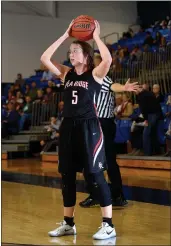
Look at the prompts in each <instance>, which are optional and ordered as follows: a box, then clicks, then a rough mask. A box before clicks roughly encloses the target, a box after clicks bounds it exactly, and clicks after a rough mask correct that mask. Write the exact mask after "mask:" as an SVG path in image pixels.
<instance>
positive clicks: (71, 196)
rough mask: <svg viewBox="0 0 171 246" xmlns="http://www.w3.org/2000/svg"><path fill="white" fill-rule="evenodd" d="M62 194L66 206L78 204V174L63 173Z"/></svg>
mask: <svg viewBox="0 0 171 246" xmlns="http://www.w3.org/2000/svg"><path fill="white" fill-rule="evenodd" d="M62 195H63V202H64V207H73V206H75V204H76V174H62Z"/></svg>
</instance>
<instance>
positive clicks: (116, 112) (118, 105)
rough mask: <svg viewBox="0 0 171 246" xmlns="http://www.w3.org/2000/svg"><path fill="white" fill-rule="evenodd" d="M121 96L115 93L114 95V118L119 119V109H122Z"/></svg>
mask: <svg viewBox="0 0 171 246" xmlns="http://www.w3.org/2000/svg"><path fill="white" fill-rule="evenodd" d="M122 102H123V100H122V94H120V93H116V94H115V104H116V107H115V109H114V115H115V117H116V118H120V113H121V107H122Z"/></svg>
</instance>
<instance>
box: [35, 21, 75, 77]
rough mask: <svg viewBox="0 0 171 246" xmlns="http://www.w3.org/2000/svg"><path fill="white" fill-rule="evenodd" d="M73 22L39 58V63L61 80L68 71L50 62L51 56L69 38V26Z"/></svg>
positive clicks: (62, 66)
mask: <svg viewBox="0 0 171 246" xmlns="http://www.w3.org/2000/svg"><path fill="white" fill-rule="evenodd" d="M72 24H73V21H72V22H71V23H70V25H69V27H68V29H67V30H66V32H65V33H64V34H63V35H62V36H61V37H60V38H59V39H58V40H57V41H55V42H54V43H53V44H52V45H51V46H50V47H49V48H48V49H47V50H46V51H45V52H44V53H43V54H42V56H41V58H40V60H41V62H42V63H43V64H44V65H45V66H46V67H47V68H48V69H49V70H50V71H51V72H52V73H54V74H56V75H57V76H58V77H61V78H63V77H64V76H65V74H66V73H67V72H68V71H69V70H70V68H68V67H67V66H64V65H61V64H58V63H57V62H52V60H51V59H52V56H53V54H54V53H55V51H56V50H57V49H58V48H59V46H60V45H61V44H62V43H63V42H64V41H65V40H66V39H67V38H68V37H69V34H70V30H71V26H72Z"/></svg>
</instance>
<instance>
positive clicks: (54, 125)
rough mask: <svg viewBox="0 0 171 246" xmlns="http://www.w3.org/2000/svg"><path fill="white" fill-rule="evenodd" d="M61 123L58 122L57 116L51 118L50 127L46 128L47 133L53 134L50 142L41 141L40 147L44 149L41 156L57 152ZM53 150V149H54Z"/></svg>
mask: <svg viewBox="0 0 171 246" xmlns="http://www.w3.org/2000/svg"><path fill="white" fill-rule="evenodd" d="M60 124H61V121H59V120H58V121H57V118H56V117H55V116H53V117H51V122H50V125H48V126H45V129H46V130H47V132H49V133H51V134H50V137H49V139H48V141H44V140H42V141H40V145H41V146H42V147H43V149H42V152H41V154H43V153H44V152H47V151H56V146H58V144H59V128H60ZM52 148H53V149H52Z"/></svg>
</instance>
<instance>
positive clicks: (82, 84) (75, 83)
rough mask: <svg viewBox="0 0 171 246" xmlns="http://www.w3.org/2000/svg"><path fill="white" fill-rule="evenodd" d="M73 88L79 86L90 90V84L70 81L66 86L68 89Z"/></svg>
mask: <svg viewBox="0 0 171 246" xmlns="http://www.w3.org/2000/svg"><path fill="white" fill-rule="evenodd" d="M71 86H72V87H73V86H75V87H76V86H77V87H82V88H84V89H86V90H88V82H87V81H70V80H68V81H67V82H66V84H65V88H68V87H71Z"/></svg>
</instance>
